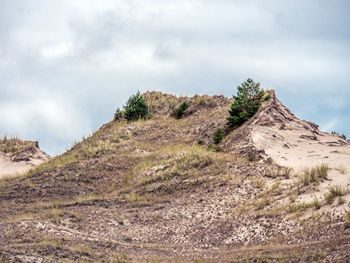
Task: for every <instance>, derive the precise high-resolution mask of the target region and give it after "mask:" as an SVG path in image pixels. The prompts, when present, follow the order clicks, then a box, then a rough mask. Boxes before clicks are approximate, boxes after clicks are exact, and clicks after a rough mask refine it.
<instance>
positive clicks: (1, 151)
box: [0, 137, 49, 178]
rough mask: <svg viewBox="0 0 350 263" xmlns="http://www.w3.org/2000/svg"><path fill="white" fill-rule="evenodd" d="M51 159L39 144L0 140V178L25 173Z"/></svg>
mask: <svg viewBox="0 0 350 263" xmlns="http://www.w3.org/2000/svg"><path fill="white" fill-rule="evenodd" d="M48 159H49V156H48V155H47V154H46V153H44V152H43V151H42V150H40V148H39V144H38V142H34V141H24V140H21V139H18V138H10V139H7V138H6V137H5V138H3V139H1V138H0V178H1V177H3V176H7V175H14V174H16V173H24V172H26V171H28V170H29V169H31V168H33V167H34V166H36V165H39V164H41V163H43V162H45V161H47V160H48Z"/></svg>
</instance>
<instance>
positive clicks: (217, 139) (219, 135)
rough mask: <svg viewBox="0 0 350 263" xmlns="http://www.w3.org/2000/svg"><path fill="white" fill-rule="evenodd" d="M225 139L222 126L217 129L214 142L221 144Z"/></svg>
mask: <svg viewBox="0 0 350 263" xmlns="http://www.w3.org/2000/svg"><path fill="white" fill-rule="evenodd" d="M223 139H224V131H223V130H222V129H220V128H219V129H216V131H215V132H214V137H213V140H214V143H215V144H219V143H220V142H221V141H222V140H223Z"/></svg>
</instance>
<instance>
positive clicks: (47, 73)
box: [0, 0, 350, 153]
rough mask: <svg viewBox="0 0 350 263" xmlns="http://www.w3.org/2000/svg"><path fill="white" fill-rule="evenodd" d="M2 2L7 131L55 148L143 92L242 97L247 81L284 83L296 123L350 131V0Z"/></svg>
mask: <svg viewBox="0 0 350 263" xmlns="http://www.w3.org/2000/svg"><path fill="white" fill-rule="evenodd" d="M3 7H4V8H2V9H1V10H0V39H1V40H2V41H0V92H1V96H0V123H1V125H0V135H4V134H7V135H11V134H17V135H19V136H22V137H24V138H28V139H39V140H40V141H41V146H42V147H43V148H44V149H45V150H47V151H49V153H60V152H62V151H63V150H64V149H66V148H67V147H69V145H71V144H72V143H73V142H74V141H77V140H79V139H80V138H81V136H83V135H88V134H89V133H91V132H92V131H93V130H95V129H97V128H98V127H99V126H100V125H102V124H103V123H105V122H107V121H109V120H110V119H111V118H112V116H113V112H114V110H115V108H116V107H117V106H121V105H122V104H123V103H124V102H125V100H126V99H127V97H128V96H130V95H131V94H132V93H134V92H135V91H137V90H141V91H145V90H154V89H155V90H162V91H165V92H171V93H175V94H181V93H182V94H188V95H192V94H195V93H207V94H216V93H220V94H224V95H226V96H232V94H233V93H235V87H236V86H237V85H238V84H239V83H240V82H242V81H243V80H244V79H246V78H247V77H253V78H254V79H256V80H258V81H260V82H261V83H262V85H263V87H265V88H275V89H276V90H277V93H278V95H279V96H280V98H281V99H282V101H283V102H284V103H285V104H286V105H287V106H288V107H290V108H291V110H292V111H294V112H295V113H296V114H297V116H299V117H301V118H304V119H308V120H311V121H314V122H318V123H320V124H321V126H322V127H324V128H326V129H335V130H339V131H340V132H346V133H348V134H350V130H349V129H350V128H349V127H348V125H347V123H349V121H350V119H349V116H350V114H349V113H350V108H349V106H348V105H347V103H344V101H345V102H346V101H349V99H350V94H349V90H348V83H349V78H350V74H349V73H350V72H349V68H350V67H349V66H350V65H349V64H350V63H349V54H350V52H349V51H350V50H349V49H350V45H349V31H348V25H349V24H350V23H349V22H350V21H349V19H350V18H349V17H348V15H347V13H346V12H347V10H348V9H349V8H348V7H349V4H348V3H347V1H332V2H329V1H318V0H314V1H307V2H306V1H272V0H264V1H228V0H221V1H209V0H203V1H199V0H191V1H175V2H174V1H172V2H169V1H160V0H159V1H157V0H150V1H144V0H143V1H141V0H133V1H108V0H104V1H92V0H89V1H87V0H84V1H82V0H81V1H78V0H77V1H68V0H64V1H54V2H52V1H50V2H47V1H20V0H17V1H4V5H3ZM329 98H333V99H329ZM38 105H39V106H38Z"/></svg>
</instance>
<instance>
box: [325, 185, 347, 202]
mask: <svg viewBox="0 0 350 263" xmlns="http://www.w3.org/2000/svg"><path fill="white" fill-rule="evenodd" d="M342 195H343V189H342V187H341V186H339V185H336V186H332V187H331V188H330V189H329V191H328V192H327V193H325V195H324V197H325V200H326V202H327V204H332V203H333V201H334V199H335V198H336V197H341V196H342Z"/></svg>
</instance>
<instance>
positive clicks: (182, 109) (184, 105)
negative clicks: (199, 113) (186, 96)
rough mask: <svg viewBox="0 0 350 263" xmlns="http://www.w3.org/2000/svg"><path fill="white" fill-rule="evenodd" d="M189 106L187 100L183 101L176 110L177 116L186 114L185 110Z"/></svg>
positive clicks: (178, 117)
mask: <svg viewBox="0 0 350 263" xmlns="http://www.w3.org/2000/svg"><path fill="white" fill-rule="evenodd" d="M189 106H190V105H188V103H187V102H186V101H183V102H181V103H180V105H179V107H177V109H176V111H175V118H176V119H180V118H181V117H182V115H184V113H185V110H187V109H188V107H189Z"/></svg>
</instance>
